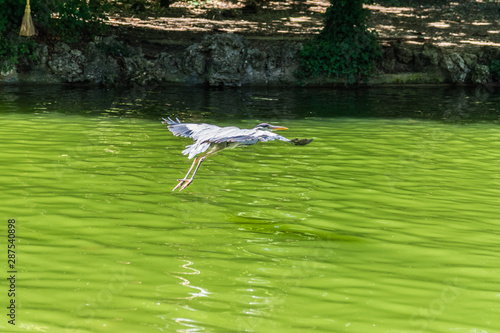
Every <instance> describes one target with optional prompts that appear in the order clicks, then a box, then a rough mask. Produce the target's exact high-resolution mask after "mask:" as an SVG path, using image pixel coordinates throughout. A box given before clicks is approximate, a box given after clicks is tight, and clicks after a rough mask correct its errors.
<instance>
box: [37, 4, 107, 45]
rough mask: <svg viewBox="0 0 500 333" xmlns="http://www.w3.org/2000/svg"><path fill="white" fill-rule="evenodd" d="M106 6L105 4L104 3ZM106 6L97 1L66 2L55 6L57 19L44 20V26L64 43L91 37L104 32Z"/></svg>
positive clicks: (48, 18) (47, 18)
mask: <svg viewBox="0 0 500 333" xmlns="http://www.w3.org/2000/svg"><path fill="white" fill-rule="evenodd" d="M106 4H107V2H106ZM105 7H106V5H105V4H104V3H102V2H101V1H99V0H91V1H88V2H87V1H86V0H67V1H60V2H58V3H57V4H56V7H55V12H56V13H57V16H58V17H57V18H55V19H54V18H50V17H46V18H45V22H44V23H45V24H46V25H47V27H48V28H49V30H51V31H52V33H54V34H55V35H58V36H60V37H61V38H62V39H64V40H66V41H76V40H78V39H79V38H82V37H93V36H95V35H96V34H101V33H102V32H103V30H104V27H105V26H104V24H103V23H104V20H105V19H106V16H105V15H104V11H105V10H106V8H105Z"/></svg>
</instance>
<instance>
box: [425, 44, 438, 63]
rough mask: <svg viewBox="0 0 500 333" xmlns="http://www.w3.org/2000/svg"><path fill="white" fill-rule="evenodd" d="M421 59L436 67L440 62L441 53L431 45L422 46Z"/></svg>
mask: <svg viewBox="0 0 500 333" xmlns="http://www.w3.org/2000/svg"><path fill="white" fill-rule="evenodd" d="M421 54H422V58H423V59H424V61H425V62H426V63H428V64H430V65H433V66H437V65H438V64H439V61H440V60H441V56H442V55H441V52H440V51H439V49H438V48H437V47H435V46H433V45H432V44H424V46H423V49H422V52H421Z"/></svg>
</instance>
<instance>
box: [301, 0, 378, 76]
mask: <svg viewBox="0 0 500 333" xmlns="http://www.w3.org/2000/svg"><path fill="white" fill-rule="evenodd" d="M364 2H365V1H364V0H331V5H330V7H329V8H328V9H327V11H326V13H325V27H324V28H323V30H322V31H321V33H320V34H319V35H318V36H317V37H316V38H314V39H313V40H311V41H309V42H308V43H306V44H305V45H304V48H303V49H302V51H301V53H300V59H301V68H302V71H301V73H300V74H299V77H301V78H308V77H311V76H323V75H326V76H328V77H333V78H335V79H341V80H344V82H346V84H353V83H356V82H359V81H362V80H364V79H366V78H367V77H369V76H370V74H371V73H372V71H373V67H374V62H375V60H377V59H378V58H379V57H380V55H381V52H380V46H379V45H378V43H377V40H376V38H377V34H376V32H374V31H370V30H368V29H367V27H366V19H367V16H368V15H369V14H370V12H369V10H367V9H365V8H363V3H364Z"/></svg>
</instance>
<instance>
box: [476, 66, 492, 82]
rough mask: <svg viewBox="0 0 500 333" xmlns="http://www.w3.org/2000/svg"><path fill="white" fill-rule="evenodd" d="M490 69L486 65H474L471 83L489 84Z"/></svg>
mask: <svg viewBox="0 0 500 333" xmlns="http://www.w3.org/2000/svg"><path fill="white" fill-rule="evenodd" d="M490 80H491V75H490V68H489V67H488V66H486V65H476V66H475V67H474V70H473V71H472V77H471V81H472V83H475V84H485V83H488V82H490Z"/></svg>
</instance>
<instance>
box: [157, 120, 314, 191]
mask: <svg viewBox="0 0 500 333" xmlns="http://www.w3.org/2000/svg"><path fill="white" fill-rule="evenodd" d="M162 124H167V125H168V129H169V130H170V131H171V132H172V133H173V134H174V135H175V136H183V137H187V138H192V139H193V140H194V143H193V144H190V145H188V146H186V149H184V150H183V151H182V153H183V154H184V155H188V158H189V159H192V158H193V157H194V158H195V159H194V161H193V164H191V167H190V168H189V170H188V172H187V174H186V176H185V177H184V178H182V179H178V181H179V183H178V184H177V186H175V187H174V189H173V190H172V191H175V190H176V189H178V188H180V189H179V191H182V190H183V189H185V188H186V187H188V186H189V185H190V184H191V183H192V182H193V179H194V176H195V175H196V172H197V171H198V169H199V167H200V165H201V163H202V162H203V161H204V160H205V158H207V157H209V156H211V155H213V154H215V153H217V152H219V151H221V150H222V149H226V148H231V149H232V148H236V147H238V146H251V145H254V144H256V143H257V142H259V141H262V142H266V141H272V140H280V141H285V142H290V143H292V144H294V145H301V146H303V145H307V144H309V143H311V141H312V139H301V140H299V139H293V140H290V139H287V138H285V137H284V136H281V135H279V134H276V133H273V132H271V131H276V130H286V129H288V128H286V127H283V126H276V125H270V124H267V123H262V124H259V125H257V126H255V127H254V128H252V129H241V128H238V127H235V126H228V127H219V126H217V125H210V124H192V123H182V122H181V121H180V120H179V119H178V118H177V119H176V120H172V119H171V118H167V119H165V118H163V122H162ZM199 154H203V155H201V156H198V157H195V156H196V155H199ZM195 165H196V167H195ZM193 168H195V169H194V171H193V174H192V175H191V177H190V178H188V177H189V175H190V173H191V171H192V170H193Z"/></svg>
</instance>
